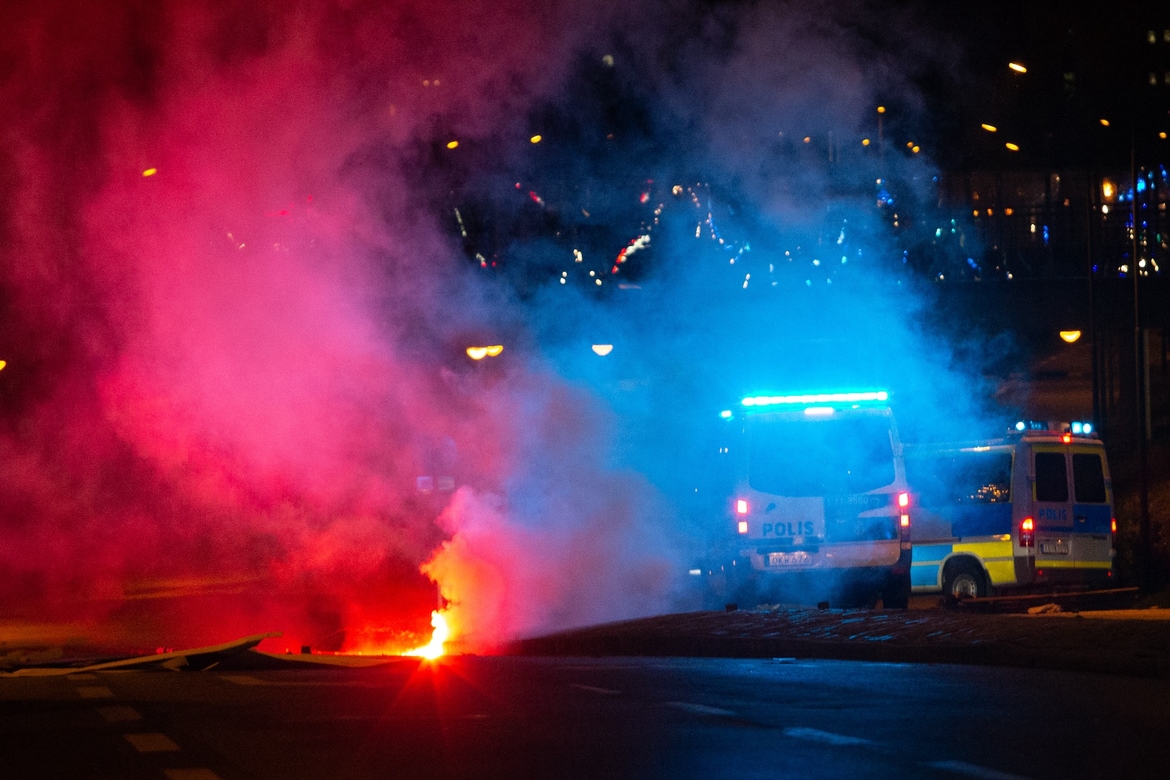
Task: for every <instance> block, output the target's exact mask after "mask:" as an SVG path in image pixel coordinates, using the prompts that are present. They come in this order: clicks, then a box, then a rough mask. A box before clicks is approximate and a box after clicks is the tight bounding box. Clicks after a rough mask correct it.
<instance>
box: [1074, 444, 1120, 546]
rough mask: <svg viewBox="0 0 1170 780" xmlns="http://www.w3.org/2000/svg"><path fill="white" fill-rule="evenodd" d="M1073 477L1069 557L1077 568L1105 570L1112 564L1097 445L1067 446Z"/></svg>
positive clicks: (1105, 489) (1101, 462) (1104, 477)
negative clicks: (1071, 532)
mask: <svg viewBox="0 0 1170 780" xmlns="http://www.w3.org/2000/svg"><path fill="white" fill-rule="evenodd" d="M1070 450H1071V452H1070V457H1071V459H1072V477H1073V506H1072V510H1073V512H1072V514H1073V535H1072V557H1073V561H1074V562H1075V564H1076V566H1077V567H1078V568H1101V569H1106V568H1109V567H1111V566H1112V565H1113V558H1112V550H1113V538H1112V530H1111V528H1110V525H1111V523H1112V522H1113V508H1112V505H1111V504H1110V501H1109V499H1110V496H1109V489H1108V485H1107V482H1106V480H1107V474H1106V472H1105V459H1104V457H1103V451H1102V448H1101V447H1095V446H1092V445H1075V444H1074V445H1073V446H1072V447H1071V448H1070Z"/></svg>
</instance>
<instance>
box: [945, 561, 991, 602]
mask: <svg viewBox="0 0 1170 780" xmlns="http://www.w3.org/2000/svg"><path fill="white" fill-rule="evenodd" d="M943 595H944V596H946V597H947V598H950V599H974V598H982V597H983V596H986V595H987V580H986V579H985V578H984V576H983V572H982V571H981V570H980V568H979V565H978V564H976V563H975V562H974V561H968V560H959V561H952V562H951V563H949V564H947V568H946V570H945V571H944V572H943Z"/></svg>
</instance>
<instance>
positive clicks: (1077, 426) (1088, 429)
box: [1072, 422, 1093, 436]
mask: <svg viewBox="0 0 1170 780" xmlns="http://www.w3.org/2000/svg"><path fill="white" fill-rule="evenodd" d="M1072 432H1073V433H1082V434H1084V435H1086V436H1088V435H1089V434H1090V433H1092V432H1093V424H1092V423H1087V422H1074V423H1073V424H1072Z"/></svg>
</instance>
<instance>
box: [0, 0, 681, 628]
mask: <svg viewBox="0 0 1170 780" xmlns="http://www.w3.org/2000/svg"><path fill="white" fill-rule="evenodd" d="M158 6H159V4H154V3H142V4H136V3H125V4H122V5H120V6H118V7H110V6H109V5H108V4H91V3H77V4H61V3H57V4H50V6H48V7H42V6H31V5H29V6H25V7H23V8H21V9H18V10H17V11H16V12H15V14H14V18H12V19H11V20H10V22H9V24H8V25H7V32H6V33H5V38H4V39H3V41H2V45H3V49H2V53H3V55H4V57H3V59H4V61H6V62H10V63H15V66H14V69H13V70H12V71H11V73H10V74H9V75H7V76H6V77H5V78H4V81H3V82H2V86H0V100H2V101H3V103H4V105H5V106H7V107H8V109H6V112H5V118H4V119H3V120H2V123H0V149H2V151H0V155H3V158H2V167H0V197H2V198H3V202H4V204H5V210H6V212H7V216H6V218H5V219H4V222H3V224H2V225H0V227H2V230H3V233H2V234H0V235H2V240H3V244H2V246H3V259H4V263H3V271H2V273H3V276H2V278H0V286H2V287H0V289H2V292H3V298H2V300H0V303H2V304H3V312H2V318H3V319H2V325H3V341H2V342H0V349H3V351H4V353H5V354H3V355H0V357H3V358H5V359H7V360H8V362H9V366H8V368H7V369H6V370H5V371H4V372H3V373H2V375H0V385H2V391H3V396H2V401H3V404H4V406H3V409H4V418H5V424H4V426H3V428H2V431H0V458H2V459H3V463H4V465H5V469H4V473H5V479H4V481H3V485H0V505H2V508H0V533H2V534H3V537H4V543H3V544H2V545H0V582H2V583H3V586H2V587H0V614H3V615H5V616H10V617H11V616H21V617H24V618H35V619H37V620H76V621H81V622H82V624H84V625H88V626H89V629H88V630H90V631H92V632H93V633H94V634H95V635H103V634H104V638H105V640H106V641H108V642H115V641H122V642H127V641H129V642H138V643H142V644H147V645H148V646H153V644H155V643H162V644H168V645H173V646H179V645H184V644H196V643H202V642H212V641H219V640H222V639H224V638H226V637H229V636H231V635H239V634H246V633H254V632H257V631H267V630H283V631H285V632H286V634H285V637H284V638H283V639H282V640H279V641H277V642H276V643H273V646H274V647H275V646H287V647H295V646H297V645H299V644H301V643H304V644H312V645H314V646H316V647H324V648H344V647H356V646H371V645H375V644H377V645H379V646H383V647H387V648H390V649H400V648H402V647H406V646H409V645H410V644H414V643H416V640H417V635H419V634H426V633H428V632H429V619H430V610H431V609H432V608H433V607H434V602H435V593H434V586H433V585H432V584H431V583H430V582H428V581H427V580H426V579H425V578H424V577H423V576H422V574H420V573H419V571H418V567H419V565H420V564H421V563H423V562H424V561H427V560H428V559H429V558H430V556H431V553H432V551H433V550H435V549H436V546H437V545H439V543H440V542H442V540H443V538H444V535H446V536H448V537H453V538H452V539H451V540H450V541H448V542H447V543H446V544H445V545H444V546H443V547H442V548H441V551H440V552H439V553H438V554H437V556H436V557H435V558H434V559H433V560H431V561H430V562H429V563H428V564H427V569H426V571H427V574H429V575H431V576H434V577H437V578H438V579H439V580H440V581H441V583H442V586H443V593H444V595H445V596H447V597H448V598H451V599H455V600H457V601H459V604H457V605H456V606H455V607H453V610H455V611H456V612H457V611H458V610H459V609H460V608H463V610H464V611H463V613H462V616H461V622H460V623H459V626H460V628H462V630H464V631H465V632H468V633H469V635H470V636H471V637H472V638H473V639H474V641H476V642H478V643H479V644H480V645H481V646H482V645H487V644H491V643H492V642H495V641H498V640H499V639H501V638H506V637H508V636H511V635H514V634H516V633H517V632H522V631H524V630H531V629H534V628H538V627H545V626H551V625H558V624H560V625H564V624H567V623H571V622H582V621H585V620H587V619H590V618H592V617H595V616H597V615H601V614H622V613H628V612H631V611H634V610H637V609H645V608H646V605H645V604H637V603H636V602H635V603H633V604H631V603H630V602H627V601H625V596H624V595H623V594H625V593H627V592H628V589H629V588H635V589H637V590H639V591H641V592H644V593H646V594H647V596H646V598H647V599H648V602H647V603H649V601H652V600H653V598H654V597H656V596H657V595H658V594H661V593H662V590H663V582H664V581H665V580H664V578H663V576H662V575H663V573H664V572H663V571H662V570H661V567H658V568H656V567H655V565H654V564H646V563H645V562H642V561H639V564H640V565H639V566H638V568H637V572H638V574H637V576H635V577H633V578H632V579H631V578H629V577H618V578H606V579H603V580H601V581H602V582H604V585H603V586H601V587H598V588H597V589H596V590H595V591H593V592H588V593H581V592H578V591H577V590H576V588H577V586H578V585H579V584H580V582H581V581H582V578H584V580H585V581H587V582H593V581H595V579H596V574H597V572H598V571H604V570H606V569H610V568H612V567H614V566H625V565H627V564H628V563H629V562H630V561H628V560H627V559H626V558H627V557H628V556H627V554H625V553H623V552H622V549H623V545H624V544H625V543H626V542H628V541H631V540H633V541H643V542H648V543H650V544H653V543H655V542H654V540H652V539H651V540H645V539H642V536H643V535H644V534H645V533H646V532H645V531H642V532H639V531H638V530H637V523H638V522H645V517H641V518H639V517H635V513H636V512H638V511H639V507H641V508H643V509H644V508H646V507H647V506H649V505H650V504H652V501H651V502H649V503H647V502H643V501H642V500H641V497H644V496H649V495H650V494H651V491H650V490H649V488H648V487H645V486H643V485H641V484H638V482H637V480H635V479H634V478H633V477H629V476H623V475H611V474H607V473H606V472H605V469H604V467H603V466H602V465H601V463H602V462H603V461H604V458H605V452H604V438H603V434H599V433H597V432H595V431H598V430H603V428H598V426H597V424H596V423H597V419H596V418H597V412H595V411H593V410H592V404H591V402H590V401H589V400H588V399H587V398H584V397H576V398H574V399H573V403H572V404H571V408H570V406H565V407H559V406H558V404H559V403H561V402H562V401H563V400H564V394H565V393H566V392H567V391H566V390H565V389H564V388H563V387H561V386H560V384H559V383H558V381H557V380H555V379H552V378H549V377H547V376H545V375H544V374H543V372H542V370H541V369H539V368H525V367H522V366H520V365H518V362H517V361H518V357H517V354H516V353H517V350H510V352H509V353H508V355H509V357H510V359H512V360H513V361H514V362H513V363H512V364H511V366H510V367H507V368H505V369H501V372H500V373H499V375H498V376H493V375H491V374H489V373H486V372H478V373H470V372H468V371H466V369H465V367H463V365H462V363H460V361H459V359H458V358H460V357H461V350H462V348H463V346H465V344H464V343H462V341H461V339H462V338H463V336H462V334H464V333H468V332H472V331H473V330H474V328H475V325H476V323H477V322H479V321H483V320H491V319H493V318H495V317H496V316H497V315H498V314H499V312H494V310H493V309H492V308H491V307H489V306H488V305H486V304H484V303H482V302H481V301H480V298H479V297H478V295H477V294H476V292H475V289H476V288H475V287H474V286H473V285H469V284H468V283H467V282H466V281H465V280H463V277H462V273H463V272H462V271H461V270H460V268H459V266H460V263H461V262H462V261H457V260H456V255H455V252H454V251H453V249H452V247H451V245H450V244H449V242H448V241H447V240H446V239H444V238H442V237H441V235H440V233H439V232H438V231H437V229H436V228H435V227H434V225H433V224H432V223H431V221H430V220H431V219H432V218H431V217H430V216H428V214H427V212H426V211H424V210H423V209H422V208H421V206H419V205H418V204H416V203H415V194H416V193H415V192H414V189H413V188H414V184H412V183H411V182H412V180H411V178H410V176H409V175H408V172H407V170H408V169H409V167H410V166H409V158H410V155H411V154H412V153H413V152H412V150H415V149H417V148H418V145H419V143H421V142H422V140H425V139H426V138H428V137H430V135H432V134H433V133H434V130H435V123H436V122H438V121H440V120H439V119H438V118H439V117H441V118H442V119H441V121H442V122H444V123H446V124H445V126H446V130H445V132H446V133H447V134H448V135H450V136H451V137H453V138H460V137H473V136H477V135H487V134H488V133H491V132H509V131H510V128H511V125H510V124H509V123H511V122H514V121H515V120H514V119H512V117H515V116H517V109H518V108H520V109H522V108H523V107H524V106H525V105H526V103H527V101H529V100H530V99H532V97H533V96H535V95H539V94H541V93H542V92H543V91H545V90H547V89H548V88H549V85H550V84H555V83H556V81H557V78H558V74H559V70H558V69H559V68H560V67H561V65H562V64H563V63H562V59H563V57H562V55H561V54H560V53H559V52H561V51H562V50H565V49H567V48H571V45H572V40H571V39H570V36H571V35H587V34H588V31H587V30H584V29H582V27H581V25H580V24H573V23H572V22H573V20H572V19H571V18H570V16H569V14H571V13H573V9H574V8H575V5H574V4H568V5H566V6H565V7H563V8H562V7H560V6H554V5H551V4H546V5H545V6H542V7H541V10H540V11H539V12H529V10H528V8H529V6H528V4H526V3H514V4H509V3H500V2H462V3H444V4H435V3H430V2H425V1H420V2H409V3H408V2H401V3H394V4H383V3H372V2H371V3H350V2H338V3H334V4H329V3H325V4H318V3H304V4H287V3H273V4H270V5H268V6H261V7H256V6H255V4H248V5H247V6H246V7H241V8H242V10H241V8H236V7H234V5H233V4H221V3H211V2H208V3H169V4H162V6H161V7H158ZM569 31H571V32H569ZM420 139H422V140H420ZM404 160H405V161H406V162H404ZM148 169H156V170H157V172H155V173H153V174H151V175H148V176H144V175H143V172H144V171H146V170H148ZM566 424H567V425H568V426H569V427H568V429H567V428H566V427H564V426H565V425H566ZM566 431H567V432H566ZM550 442H556V446H555V447H552V448H551V449H550V447H549V445H550ZM443 453H446V455H444V454H443ZM549 457H553V458H558V459H562V460H563V462H562V463H560V464H558V465H556V466H555V467H553V468H552V471H551V472H550V471H549V470H548V468H546V467H547V463H545V461H546V459H547V458H549ZM452 463H454V464H455V465H454V466H452V465H451V464H452ZM534 463H539V464H542V465H540V467H539V468H537V467H535V466H534V465H533V464H534ZM436 464H438V465H436ZM440 468H449V469H452V470H453V471H457V472H458V473H453V474H452V476H457V477H458V478H459V484H461V485H463V487H462V488H461V489H460V491H459V493H458V494H457V496H456V497H455V500H454V502H453V503H452V504H451V506H450V507H448V508H447V509H446V511H445V512H444V513H443V519H442V521H441V522H440V524H439V526H438V527H436V525H435V523H434V521H435V518H436V516H437V515H438V513H439V512H440V511H441V510H442V509H443V502H442V501H440V500H439V499H447V498H450V494H446V493H443V494H439V493H431V494H420V493H419V492H418V490H417V483H416V477H417V476H420V475H432V476H434V477H438V476H445V474H443V473H442V472H441V471H437V469H440ZM518 483H519V484H523V485H524V486H525V490H527V491H529V493H530V494H534V495H536V494H538V495H540V496H541V499H540V501H539V502H537V503H539V504H540V507H539V510H537V509H535V508H534V507H535V504H533V505H531V506H528V507H510V506H508V504H507V501H508V499H505V498H502V496H506V495H508V494H509V490H510V489H511V488H512V487H515V485H516V484H518ZM581 496H585V497H587V498H586V500H585V501H584V502H582V501H581V500H580V497H581ZM545 513H549V514H545ZM565 518H567V520H566V519H565ZM614 610H616V611H614ZM473 616H474V617H473ZM473 620H479V621H480V622H478V623H473V622H472V621H473ZM117 632H121V635H120V637H118V638H117V639H115V638H112V637H113V635H114V634H115V633H117Z"/></svg>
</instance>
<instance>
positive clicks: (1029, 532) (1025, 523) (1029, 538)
mask: <svg viewBox="0 0 1170 780" xmlns="http://www.w3.org/2000/svg"><path fill="white" fill-rule="evenodd" d="M1035 546H1036V523H1035V522H1034V521H1033V520H1032V518H1030V517H1025V518H1024V519H1023V520H1021V521H1020V547H1035Z"/></svg>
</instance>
